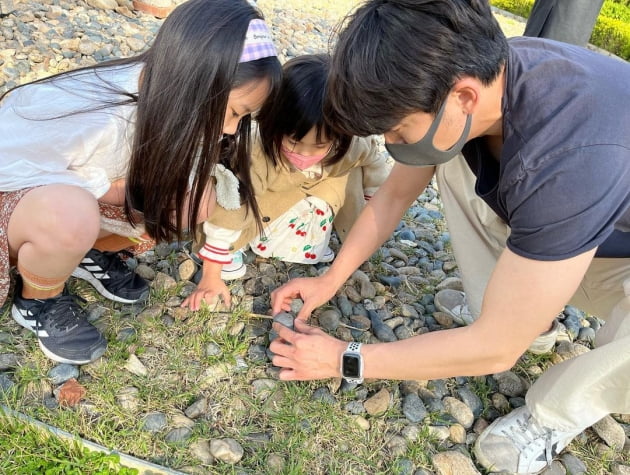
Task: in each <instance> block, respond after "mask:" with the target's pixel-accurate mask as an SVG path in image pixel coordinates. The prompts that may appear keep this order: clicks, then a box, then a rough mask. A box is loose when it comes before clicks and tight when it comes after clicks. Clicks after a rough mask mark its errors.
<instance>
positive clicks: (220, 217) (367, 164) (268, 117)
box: [182, 55, 389, 310]
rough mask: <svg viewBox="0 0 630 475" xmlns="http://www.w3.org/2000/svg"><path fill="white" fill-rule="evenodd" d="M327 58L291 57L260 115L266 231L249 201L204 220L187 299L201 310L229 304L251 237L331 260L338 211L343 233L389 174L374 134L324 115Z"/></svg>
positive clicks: (256, 153) (258, 167)
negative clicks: (198, 265) (194, 282)
mask: <svg viewBox="0 0 630 475" xmlns="http://www.w3.org/2000/svg"><path fill="white" fill-rule="evenodd" d="M328 64H329V58H328V57H327V56H325V55H305V56H300V57H297V58H294V59H292V60H290V61H288V62H287V63H286V64H285V66H284V68H283V70H284V76H283V80H282V84H281V86H280V91H279V92H278V96H277V97H276V98H274V99H273V100H268V101H267V102H266V103H265V105H264V106H263V107H262V109H261V111H260V113H259V114H258V116H257V118H256V120H257V122H258V128H259V134H258V136H257V137H256V138H255V139H254V145H253V150H252V169H251V174H252V180H253V185H254V189H255V194H256V200H257V202H258V206H259V208H260V211H261V214H262V221H263V225H264V230H263V233H262V234H261V233H260V232H258V230H257V228H256V225H255V222H254V220H253V217H248V215H247V210H246V209H244V208H242V209H239V210H232V211H230V210H226V209H224V208H223V207H221V206H217V207H216V209H215V210H214V211H213V213H212V215H211V217H210V219H209V221H206V222H205V223H204V224H203V231H204V233H205V236H206V241H205V245H203V247H201V249H199V251H198V254H199V256H200V257H201V258H202V259H203V269H202V278H201V280H200V282H199V284H198V287H197V289H196V290H195V291H194V292H193V293H192V294H191V295H190V296H189V297H188V298H187V299H186V300H185V301H184V302H183V304H182V305H183V306H184V307H189V308H191V309H193V310H196V309H198V308H199V307H200V305H201V302H202V301H206V302H210V301H212V299H214V298H216V297H217V296H221V298H222V299H223V301H224V303H226V304H227V305H229V304H230V293H229V290H228V288H227V286H226V285H225V283H224V282H223V281H224V280H230V279H234V278H238V277H241V276H242V275H243V274H244V273H245V266H244V265H243V263H242V257H241V256H240V255H239V254H240V253H232V252H230V251H232V250H236V249H241V248H242V247H243V246H245V245H246V244H248V243H249V245H250V246H251V248H252V250H253V251H254V252H255V253H256V254H258V255H260V256H262V257H275V258H278V259H281V260H283V261H288V262H298V263H305V264H314V263H317V262H327V261H330V260H332V259H333V258H334V253H333V252H332V251H331V250H330V248H329V247H328V240H329V238H330V233H331V230H332V224H333V218H334V224H335V227H336V229H337V232H338V233H339V235H340V236H341V238H342V239H343V237H344V236H345V233H346V232H347V231H349V230H350V227H351V225H352V223H353V222H354V220H355V219H356V217H357V216H358V213H359V212H360V211H361V209H362V208H363V205H364V204H365V198H366V197H369V196H371V195H372V194H373V193H374V192H375V191H376V188H377V187H378V186H379V185H380V184H381V183H382V182H383V181H384V180H385V178H386V176H387V174H388V171H389V168H388V167H387V165H386V164H385V159H384V158H383V157H382V156H380V155H379V154H378V151H377V144H376V141H375V140H374V139H373V138H358V137H355V138H352V137H350V136H346V135H339V134H338V133H336V132H335V131H334V130H333V128H332V127H331V126H330V125H329V124H327V123H326V122H325V121H324V117H323V105H324V94H325V89H326V76H327V74H328ZM342 206H343V208H342ZM344 208H345V209H344ZM344 211H345V212H344ZM339 218H343V219H341V220H340V219H339Z"/></svg>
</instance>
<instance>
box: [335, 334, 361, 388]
mask: <svg viewBox="0 0 630 475" xmlns="http://www.w3.org/2000/svg"><path fill="white" fill-rule="evenodd" d="M340 372H341V377H342V378H343V379H345V380H346V381H347V382H349V383H354V384H361V383H362V382H363V358H362V356H361V343H357V342H354V341H351V342H350V343H348V347H347V348H346V351H344V352H343V354H342V355H341V370H340Z"/></svg>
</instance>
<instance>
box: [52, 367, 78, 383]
mask: <svg viewBox="0 0 630 475" xmlns="http://www.w3.org/2000/svg"><path fill="white" fill-rule="evenodd" d="M47 376H48V378H50V382H51V383H52V384H54V385H55V386H56V385H59V384H62V383H65V382H66V381H68V380H69V379H72V378H78V377H79V368H77V367H76V366H74V365H71V364H66V363H62V364H60V365H57V366H55V367H54V368H52V369H51V370H50V371H48V375H47Z"/></svg>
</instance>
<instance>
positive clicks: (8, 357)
mask: <svg viewBox="0 0 630 475" xmlns="http://www.w3.org/2000/svg"><path fill="white" fill-rule="evenodd" d="M17 366H19V358H18V357H17V355H16V354H15V353H3V354H1V355H0V371H6V370H8V369H13V368H16V367H17Z"/></svg>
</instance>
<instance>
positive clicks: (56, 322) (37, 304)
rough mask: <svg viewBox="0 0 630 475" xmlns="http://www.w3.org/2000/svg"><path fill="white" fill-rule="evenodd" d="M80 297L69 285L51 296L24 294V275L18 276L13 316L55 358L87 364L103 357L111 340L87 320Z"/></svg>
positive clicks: (69, 362)
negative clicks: (38, 297)
mask: <svg viewBox="0 0 630 475" xmlns="http://www.w3.org/2000/svg"><path fill="white" fill-rule="evenodd" d="M82 300H83V299H81V298H80V297H78V296H76V295H72V294H70V293H69V292H68V291H67V289H66V288H64V290H63V292H62V293H61V294H59V295H58V296H56V297H52V298H49V299H25V298H23V297H22V279H21V278H20V277H19V276H18V278H17V281H16V285H15V295H14V297H13V306H12V308H11V316H12V317H13V319H14V320H15V321H16V322H17V323H19V324H20V325H22V326H23V327H24V328H26V329H28V330H30V331H32V332H33V333H35V334H36V335H37V339H38V340H39V346H40V348H41V349H42V351H43V352H44V354H45V355H46V356H48V357H49V358H50V359H51V360H54V361H58V362H60V363H68V364H76V365H81V364H87V363H90V362H92V361H94V360H96V359H98V358H100V357H101V356H102V355H103V353H105V350H106V349H107V341H106V340H105V338H104V337H103V335H102V334H101V332H99V331H98V329H97V328H96V327H94V326H93V325H91V324H90V323H89V322H88V320H87V314H86V312H85V310H83V308H82V307H81V305H79V303H80V302H81V301H82Z"/></svg>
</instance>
